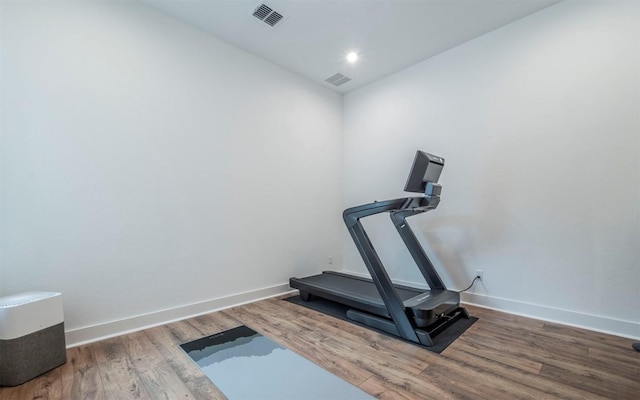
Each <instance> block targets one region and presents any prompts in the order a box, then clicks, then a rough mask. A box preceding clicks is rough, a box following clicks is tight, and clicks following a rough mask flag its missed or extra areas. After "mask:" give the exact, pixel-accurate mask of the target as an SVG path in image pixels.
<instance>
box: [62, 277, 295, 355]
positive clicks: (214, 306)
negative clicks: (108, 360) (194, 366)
mask: <svg viewBox="0 0 640 400" xmlns="http://www.w3.org/2000/svg"><path fill="white" fill-rule="evenodd" d="M289 292H294V291H293V290H291V288H290V287H289V284H288V283H284V284H281V285H275V286H270V287H266V288H262V289H258V290H252V291H249V292H244V293H239V294H234V295H231V296H226V297H220V298H216V299H210V300H206V301H202V302H199V303H194V304H187V305H184V306H180V307H175V308H171V309H167V310H162V311H156V312H152V313H149V314H143V315H137V316H135V317H130V318H125V319H121V320H117V321H111V322H106V323H102V324H98V325H92V326H87V327H83V328H77V329H71V330H67V331H66V332H65V339H66V342H67V348H71V347H76V346H80V345H83V344H87V343H92V342H97V341H99V340H103V339H108V338H111V337H115V336H120V335H124V334H127V333H131V332H135V331H139V330H142V329H147V328H151V327H154V326H158V325H164V324H167V323H170V322H174V321H179V320H182V319H185V318H190V317H195V316H197V315H202V314H207V313H210V312H214V311H220V310H223V309H226V308H230V307H235V306H239V305H242V304H246V303H251V302H254V301H258V300H263V299H266V298H270V297H275V296H280V295H282V294H286V293H289Z"/></svg>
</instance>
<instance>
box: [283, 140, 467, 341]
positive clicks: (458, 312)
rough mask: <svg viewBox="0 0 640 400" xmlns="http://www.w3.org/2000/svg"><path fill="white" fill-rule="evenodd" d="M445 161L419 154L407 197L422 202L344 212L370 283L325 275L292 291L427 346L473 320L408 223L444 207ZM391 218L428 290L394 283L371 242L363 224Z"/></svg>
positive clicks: (298, 281) (299, 282)
mask: <svg viewBox="0 0 640 400" xmlns="http://www.w3.org/2000/svg"><path fill="white" fill-rule="evenodd" d="M443 167H444V159H443V158H442V157H438V156H434V155H432V154H429V153H425V152H423V151H418V152H417V153H416V156H415V159H414V162H413V165H412V167H411V172H410V173H409V178H408V179H407V183H406V185H405V189H404V190H405V191H407V192H418V193H423V194H424V195H423V196H421V197H406V198H400V199H394V200H386V201H375V202H373V203H369V204H364V205H361V206H356V207H351V208H348V209H346V210H345V211H344V213H343V214H342V217H343V219H344V222H345V224H346V226H347V229H348V230H349V233H350V234H351V237H352V239H353V241H354V243H355V245H356V247H357V248H358V251H359V252H360V255H361V256H362V259H363V260H364V263H365V265H366V267H367V269H368V270H369V273H370V274H371V278H372V279H368V278H362V277H359V276H353V275H349V274H344V273H340V272H333V271H325V272H323V273H322V274H320V275H314V276H309V277H306V278H295V277H293V278H290V279H289V285H290V286H291V287H292V288H295V289H298V290H299V291H300V297H301V298H302V300H304V301H309V300H311V298H312V297H313V296H317V297H320V298H323V299H326V300H330V301H333V302H336V303H339V304H343V305H345V306H347V307H349V309H348V310H347V312H346V317H347V318H348V319H350V320H353V321H355V322H358V323H361V324H364V325H366V326H369V327H372V328H375V329H378V330H381V331H383V332H386V333H389V334H392V335H395V336H398V337H400V338H402V339H404V340H407V341H410V342H414V343H417V344H420V345H423V346H427V347H430V346H433V344H434V343H433V338H434V337H435V336H436V335H438V334H439V333H441V332H442V331H444V330H445V329H446V328H447V327H449V326H451V325H452V324H453V323H455V322H456V321H457V320H459V319H460V318H469V314H468V313H467V311H466V310H465V309H464V308H462V307H460V293H459V292H455V291H451V290H447V288H446V287H445V286H444V283H443V282H442V280H441V279H440V277H439V276H438V273H437V271H436V269H435V267H434V266H433V264H432V263H431V261H430V260H429V257H427V255H426V253H425V252H424V250H423V249H422V246H420V243H419V242H418V239H417V238H416V236H415V235H414V233H413V231H412V230H411V227H410V226H409V224H408V223H407V221H406V218H407V217H411V216H414V215H417V214H422V213H424V212H427V211H431V210H434V209H435V208H436V207H437V206H438V204H439V203H440V193H441V191H442V186H441V185H440V184H438V180H439V178H440V173H441V172H442V168H443ZM383 212H388V213H389V215H390V217H391V221H392V222H393V225H394V226H395V228H396V230H397V231H398V233H399V234H400V237H401V238H402V241H403V242H404V244H405V245H406V246H407V249H408V250H409V253H410V254H411V256H412V258H413V260H414V261H415V263H416V265H417V266H418V269H419V270H420V272H421V273H422V276H423V277H424V279H425V280H426V282H427V284H428V285H429V288H430V289H429V290H424V289H419V288H414V287H410V286H404V285H397V284H394V283H393V282H392V281H391V278H389V275H388V274H387V271H386V270H385V268H384V265H383V264H382V261H381V260H380V258H379V257H378V254H377V253H376V251H375V249H374V247H373V244H372V243H371V240H369V237H368V236H367V233H366V231H365V230H364V227H363V226H362V223H361V222H360V219H361V218H364V217H368V216H371V215H375V214H380V213H383Z"/></svg>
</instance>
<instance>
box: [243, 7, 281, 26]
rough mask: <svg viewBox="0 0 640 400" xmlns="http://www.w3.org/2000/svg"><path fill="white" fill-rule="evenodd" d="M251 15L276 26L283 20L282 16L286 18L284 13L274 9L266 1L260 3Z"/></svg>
mask: <svg viewBox="0 0 640 400" xmlns="http://www.w3.org/2000/svg"><path fill="white" fill-rule="evenodd" d="M251 15H253V16H254V17H256V18H258V19H259V20H260V21H262V22H264V23H265V24H268V25H270V26H276V24H277V23H278V22H280V21H282V18H284V16H283V15H282V14H280V13H279V12H277V11H274V10H273V9H272V8H271V7H269V6H268V5H266V4H264V3H260V4H258V6H256V8H255V9H254V10H253V13H252V14H251Z"/></svg>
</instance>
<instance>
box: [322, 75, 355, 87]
mask: <svg viewBox="0 0 640 400" xmlns="http://www.w3.org/2000/svg"><path fill="white" fill-rule="evenodd" d="M350 80H351V78H349V77H348V76H344V75H342V74H341V73H339V72H338V73H337V74H335V75H331V76H330V77H328V78H327V79H325V80H324V81H325V82H328V83H330V84H332V85H333V86H340V85H343V84H345V83H347V82H349V81H350Z"/></svg>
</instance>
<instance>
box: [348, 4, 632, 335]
mask: <svg viewBox="0 0 640 400" xmlns="http://www.w3.org/2000/svg"><path fill="white" fill-rule="evenodd" d="M639 9H640V6H639V3H637V2H623V3H612V2H563V3H560V4H558V5H555V6H552V7H550V8H547V9H545V10H543V11H541V12H539V13H536V14H533V15H531V16H529V17H526V18H524V19H522V20H520V21H517V22H515V23H512V24H510V25H507V26H506V27H503V28H501V29H498V30H495V31H493V32H491V33H489V34H487V35H484V36H482V37H479V38H477V39H475V40H473V41H471V42H468V43H466V44H464V45H461V46H459V47H457V48H454V49H452V50H450V51H447V52H446V53H443V54H441V55H439V56H436V57H434V58H432V59H430V60H427V61H425V62H422V63H420V64H418V65H415V66H413V67H411V68H409V69H406V70H404V71H401V72H399V73H397V74H395V75H392V76H391V77H388V78H386V79H384V80H382V81H379V82H377V83H375V84H372V85H370V86H368V87H365V88H363V89H360V90H358V91H356V92H353V93H350V94H348V95H346V96H345V105H344V107H345V108H344V132H345V147H344V168H345V170H344V187H345V193H344V206H345V207H347V206H353V205H356V204H361V203H365V202H370V201H372V200H374V199H377V200H382V199H385V198H393V197H402V196H403V192H402V188H403V185H404V182H405V179H406V174H407V173H408V170H409V167H410V164H411V161H412V160H413V156H414V153H415V151H416V149H422V150H425V151H428V152H432V153H434V154H437V155H440V156H443V157H445V159H446V165H445V169H444V171H443V175H442V178H441V183H442V184H443V199H442V203H441V205H440V207H439V208H438V209H437V210H435V211H433V212H431V213H428V214H426V215H420V216H417V217H414V218H413V219H412V220H411V221H410V222H411V223H412V226H413V227H414V229H415V231H416V233H417V234H418V235H419V236H420V238H421V240H422V241H423V243H424V245H425V247H426V248H427V250H428V251H429V252H430V253H431V254H432V255H433V261H434V262H435V263H436V264H437V265H438V266H439V267H440V268H441V273H442V276H443V278H444V280H445V282H446V283H447V284H448V285H449V286H450V287H452V288H454V289H462V288H464V287H466V286H467V284H468V283H469V282H470V281H471V278H472V277H473V276H474V274H475V270H476V269H482V270H484V283H483V284H482V285H477V286H476V287H475V288H474V289H473V290H472V293H474V294H472V295H468V296H466V297H465V299H466V300H467V301H469V302H472V303H477V304H482V305H485V306H490V307H496V308H500V309H503V310H508V311H511V312H516V313H522V314H527V315H532V316H536V317H539V318H543V319H550V320H558V321H561V322H564V323H569V324H575V325H581V326H587V327H589V328H592V329H597V330H603V331H611V332H615V333H618V334H623V335H627V336H635V337H640V324H639V322H640V255H639V247H640V246H639V243H640V217H639V207H640V143H639V138H640V97H639V96H640V78H639V74H640V72H639V71H640V63H639V54H640V47H639V38H640V29H639V28H640V24H639V23H638V21H640V11H639ZM365 226H366V227H368V228H370V229H371V236H372V240H373V241H374V244H375V245H376V246H377V249H378V250H379V251H380V254H381V257H382V259H383V261H386V262H387V265H388V266H389V267H390V270H391V271H392V276H393V277H395V278H396V279H398V280H404V281H413V282H422V281H421V278H420V276H419V274H418V272H417V271H416V270H415V268H413V267H412V266H413V264H412V261H411V258H410V257H409V255H408V253H407V252H406V251H402V250H401V246H402V245H401V242H400V240H399V239H398V238H396V233H395V230H394V229H393V227H392V225H391V223H390V221H389V219H388V216H386V215H385V216H382V217H380V218H374V219H372V220H371V221H369V222H368V223H367V222H365ZM343 257H344V268H345V270H351V271H356V272H365V271H366V270H365V268H364V266H363V264H362V261H361V260H360V258H359V255H358V254H357V253H356V251H355V247H354V246H353V244H352V242H351V239H350V238H349V237H347V235H344V255H343Z"/></svg>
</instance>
